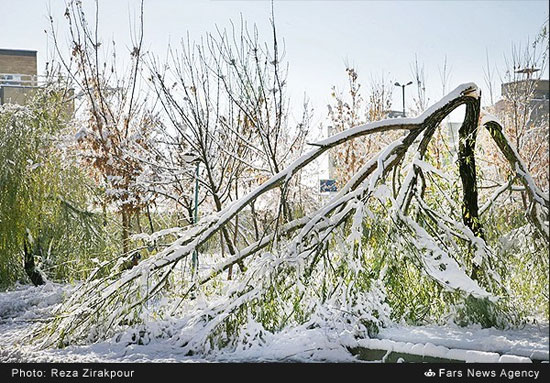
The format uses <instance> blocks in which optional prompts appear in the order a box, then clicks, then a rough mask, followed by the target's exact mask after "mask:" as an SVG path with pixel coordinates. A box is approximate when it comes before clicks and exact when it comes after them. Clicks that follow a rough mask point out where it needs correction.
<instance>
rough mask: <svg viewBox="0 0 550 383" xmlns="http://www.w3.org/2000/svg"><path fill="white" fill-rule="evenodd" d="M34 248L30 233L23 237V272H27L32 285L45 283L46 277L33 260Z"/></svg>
mask: <svg viewBox="0 0 550 383" xmlns="http://www.w3.org/2000/svg"><path fill="white" fill-rule="evenodd" d="M36 248H37V247H36V246H34V243H33V241H32V239H31V238H30V235H29V238H25V241H24V242H23V250H24V253H25V273H27V275H28V277H29V279H30V280H31V282H32V283H33V285H35V286H40V285H43V284H45V283H46V279H45V278H44V275H43V274H42V272H41V271H40V269H39V268H38V266H36V263H35V262H34V250H35V249H36Z"/></svg>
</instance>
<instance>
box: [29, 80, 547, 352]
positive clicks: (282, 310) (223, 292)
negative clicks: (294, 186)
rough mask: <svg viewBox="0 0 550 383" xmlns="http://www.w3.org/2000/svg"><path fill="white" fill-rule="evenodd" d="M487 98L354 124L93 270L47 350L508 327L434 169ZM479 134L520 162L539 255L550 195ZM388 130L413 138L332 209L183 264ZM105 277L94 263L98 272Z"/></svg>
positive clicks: (482, 246) (200, 345)
mask: <svg viewBox="0 0 550 383" xmlns="http://www.w3.org/2000/svg"><path fill="white" fill-rule="evenodd" d="M478 102H479V90H478V89H477V87H476V86H475V85H474V84H465V85H461V86H459V87H458V88H457V89H455V90H454V91H452V92H451V93H450V94H449V95H448V96H446V97H445V98H443V99H442V100H441V101H440V102H438V103H436V104H434V105H433V106H432V107H430V108H428V109H427V110H426V112H424V113H423V114H422V115H420V116H418V117H415V118H407V119H397V120H384V121H379V122H374V123H371V124H367V125H363V126H358V127H355V128H352V129H349V130H346V131H344V132H342V133H339V134H337V135H335V136H333V137H330V138H328V139H326V140H324V141H321V142H318V143H316V144H314V146H315V149H312V150H311V151H310V152H308V153H306V154H304V155H302V156H301V157H299V158H298V159H296V160H295V161H294V162H293V163H292V164H291V165H290V166H288V167H287V168H286V169H284V170H282V171H280V172H279V173H277V174H275V175H274V176H273V177H271V178H270V179H269V180H267V181H266V182H265V183H263V184H262V185H260V186H258V187H257V188H256V189H255V190H253V191H252V192H250V193H249V194H248V195H246V196H244V197H242V198H241V199H239V200H237V201H235V202H233V203H231V204H230V205H228V206H227V207H226V208H224V209H222V210H221V211H219V212H218V213H216V214H212V215H209V216H206V217H204V218H203V219H201V220H200V221H199V222H198V223H197V224H195V225H192V226H188V227H187V228H186V229H182V230H179V229H178V230H176V231H170V230H169V231H166V232H164V233H160V234H157V235H155V239H159V238H161V237H162V235H163V234H164V235H173V234H177V236H178V238H177V239H176V240H175V241H173V242H172V243H171V244H169V245H168V246H167V247H166V248H165V249H164V250H162V251H159V252H158V253H156V254H154V255H152V256H151V257H149V258H147V259H144V260H143V261H142V262H140V263H139V264H138V265H137V266H136V267H134V268H132V269H130V270H125V269H124V268H123V267H115V268H113V269H112V270H113V272H112V273H111V274H110V275H109V276H107V277H99V278H98V277H96V275H92V276H91V277H90V278H89V279H88V280H87V281H86V283H84V284H83V285H82V286H80V287H79V288H78V289H77V290H76V291H75V292H74V293H73V295H72V296H71V297H70V298H69V299H68V300H67V301H66V302H65V303H64V304H63V306H61V307H60V309H59V310H58V312H57V314H56V316H55V317H54V319H53V320H52V322H51V323H49V324H47V325H46V326H44V327H43V328H41V329H40V331H39V333H40V335H42V340H43V342H44V345H52V344H54V345H59V346H63V345H66V344H71V343H78V342H84V343H86V342H94V341H97V340H99V339H103V338H106V337H111V336H116V334H121V333H124V334H126V335H121V338H120V339H121V341H126V342H136V343H139V342H148V341H149V340H150V339H151V338H155V337H159V338H170V339H172V340H174V339H176V340H177V342H179V345H181V347H183V349H184V351H185V352H187V353H189V354H196V353H199V354H203V355H206V354H209V353H211V352H213V351H214V350H219V349H224V350H241V351H242V350H245V349H248V348H254V347H259V346H260V345H261V344H262V343H263V342H265V340H266V339H267V338H269V337H271V336H273V334H276V333H278V332H281V331H290V330H291V329H293V328H298V327H300V326H305V328H322V329H324V330H325V331H329V332H331V333H333V334H336V336H337V337H338V338H339V339H340V340H341V341H342V342H344V341H345V340H346V339H347V340H349V339H355V338H367V337H369V336H372V334H375V333H376V332H377V331H378V329H379V328H380V327H383V326H385V325H387V324H388V323H390V322H391V321H392V320H394V319H396V318H397V319H399V318H404V319H414V320H421V319H422V318H426V316H428V317H431V318H432V319H434V318H435V319H437V318H439V319H444V318H445V317H449V316H450V317H451V319H452V318H455V319H456V320H457V321H461V320H462V321H465V322H468V321H472V320H473V321H476V322H478V323H482V324H483V325H489V326H490V325H506V324H507V323H511V322H510V321H513V319H514V318H512V317H509V316H508V317H507V316H506V315H507V314H506V313H507V307H508V304H509V299H508V297H509V296H510V294H512V293H513V292H511V291H510V289H509V286H506V285H505V284H503V278H502V275H503V273H502V271H501V268H502V265H501V264H500V263H502V262H503V259H502V258H501V257H500V256H499V249H498V248H495V246H494V243H493V242H491V243H489V242H488V240H492V237H491V236H490V235H487V234H484V233H482V232H480V231H477V230H478V229H477V227H476V226H475V225H474V226H472V219H471V218H472V217H471V216H468V214H477V212H474V211H473V212H470V211H469V210H467V209H464V208H461V205H462V203H463V201H462V200H461V198H460V197H461V196H460V193H459V190H458V189H459V188H457V185H456V181H455V180H456V178H457V176H456V175H454V176H453V175H452V174H446V173H445V172H442V171H440V170H439V169H437V168H436V167H434V166H433V165H431V164H430V163H429V153H430V152H429V143H430V140H431V139H432V135H433V132H434V130H435V129H436V128H437V126H438V125H439V123H440V122H441V121H442V120H443V118H445V116H446V115H448V114H449V113H450V112H451V111H452V110H454V109H455V108H456V107H457V106H459V105H461V104H467V105H475V104H476V103H478ZM472 113H473V114H474V118H472ZM472 121H473V123H472ZM477 121H478V119H477V118H475V108H470V109H467V113H466V117H465V123H464V126H466V128H468V127H470V128H471V127H474V128H477ZM468 124H470V125H468ZM472 124H474V125H472ZM484 125H485V126H486V127H489V128H490V129H489V132H490V133H491V135H492V136H493V137H494V138H495V141H496V143H497V145H498V146H499V148H501V150H502V151H503V152H505V155H506V156H507V158H508V157H510V161H515V163H516V164H518V165H516V169H517V170H518V171H517V177H518V179H519V180H520V181H521V182H522V183H523V185H524V187H525V189H526V190H527V191H528V193H527V194H528V196H529V198H530V201H531V207H532V211H533V212H534V213H532V214H531V213H530V212H527V214H526V216H525V217H526V220H527V222H526V223H525V225H527V226H529V227H531V228H532V229H531V231H530V233H531V234H532V236H533V238H534V239H533V240H534V241H535V242H537V243H541V244H542V247H544V242H543V241H544V240H543V241H540V238H544V235H545V234H546V233H547V232H548V218H547V217H548V196H547V195H546V194H545V193H543V192H542V191H540V190H539V189H537V188H536V186H535V185H534V183H533V182H532V180H531V178H530V176H529V173H528V172H527V171H526V170H525V168H523V167H522V165H521V159H520V158H519V157H518V156H517V153H515V151H514V150H513V149H511V146H510V144H509V143H508V141H507V139H506V137H505V136H504V135H503V134H500V133H501V130H500V129H501V127H500V125H499V124H498V123H497V122H495V121H493V120H490V121H485V124H484ZM390 130H401V131H403V132H404V134H403V136H401V137H400V138H398V139H396V140H395V141H393V142H392V143H391V144H389V145H388V146H387V147H385V148H382V149H381V150H380V151H379V152H378V153H377V154H376V155H375V156H373V157H372V158H371V159H369V160H368V161H365V163H364V164H363V165H362V167H361V168H360V169H359V170H358V171H357V172H356V173H355V174H354V175H353V176H352V177H351V178H350V179H349V181H348V182H347V183H346V184H345V185H344V186H343V187H342V188H341V189H340V191H339V192H338V193H337V194H336V195H334V196H333V197H332V198H330V199H329V200H328V201H326V202H325V203H324V204H321V205H320V206H318V207H317V208H315V209H313V210H312V211H308V212H305V215H304V216H302V217H300V218H295V219H294V220H292V221H286V222H285V221H284V220H283V219H282V218H281V217H282V216H280V219H278V220H275V221H274V222H273V224H272V226H271V230H270V231H267V232H265V233H264V235H263V236H262V237H261V238H259V239H257V240H256V241H253V242H250V243H246V245H243V246H242V247H241V248H239V251H238V252H237V253H236V254H234V255H232V256H231V257H229V258H225V259H222V260H221V261H220V260H219V258H218V257H216V256H213V258H212V263H211V264H204V262H203V268H202V269H201V270H199V272H195V273H191V274H190V273H189V270H188V269H186V267H185V264H186V263H185V262H186V260H187V259H188V258H190V255H191V254H193V252H195V251H196V250H200V249H201V246H204V244H206V243H207V242H208V241H209V240H210V239H211V238H213V236H214V235H216V234H217V233H219V232H220V230H222V228H224V227H226V228H227V227H238V225H239V224H238V223H236V222H235V216H236V215H237V214H238V213H240V212H243V211H245V209H246V208H247V206H249V204H251V203H252V202H253V201H254V200H255V199H256V198H258V197H259V196H261V195H263V194H265V193H268V192H269V191H270V190H272V189H274V188H276V187H277V186H279V185H282V188H283V190H284V188H285V185H286V184H287V183H288V182H289V180H290V179H291V178H292V177H293V176H294V175H295V174H296V173H297V172H298V171H299V170H300V169H302V168H303V167H305V166H306V165H307V164H309V163H311V162H312V161H313V160H314V159H315V158H317V157H318V156H319V155H321V154H322V153H324V152H325V151H327V150H329V149H331V148H333V147H336V146H338V145H340V144H342V143H345V142H347V141H349V140H352V139H354V138H356V137H361V136H365V135H368V134H371V133H374V132H384V131H390ZM392 172H393V173H392ZM390 174H391V175H392V177H389V175H390ZM461 175H462V174H461ZM464 193H466V192H465V191H464ZM278 197H279V201H277V202H278V205H279V206H282V204H283V202H288V203H290V202H291V201H288V200H286V201H283V200H284V199H285V193H280V194H279V195H278ZM468 197H470V196H469V195H466V194H465V195H463V198H468ZM275 206H276V205H275ZM473 218H474V219H475V220H474V221H473V222H474V223H475V222H476V220H477V222H478V221H479V218H478V217H477V216H476V217H473ZM461 221H462V222H461ZM241 225H244V223H242V222H241ZM537 238H538V239H537ZM244 261H246V268H243V269H242V270H241V271H240V272H238V273H236V275H234V278H233V279H232V280H229V281H227V280H225V279H224V278H223V276H222V274H221V272H222V271H224V270H227V269H228V268H229V267H231V265H233V264H236V263H238V262H244ZM123 263H124V261H123V260H120V261H119V265H118V266H122V265H123ZM546 267H547V263H546ZM102 272H103V269H102V268H101V267H100V268H98V270H97V275H100V274H101V273H102ZM407 289H411V291H414V290H415V289H417V293H416V296H415V297H412V298H411V299H410V301H404V300H405V299H407V298H408V296H407V291H405V290H407ZM418 296H420V297H421V298H422V299H421V304H420V305H419V304H417V302H416V301H415V300H416V299H418ZM422 305H423V306H422ZM426 306H427V307H426ZM411 310H413V311H416V310H419V311H423V310H424V313H423V314H418V313H416V312H415V313H413V312H411ZM172 321H176V322H177V323H178V325H177V326H176V327H177V331H174V326H172V325H170V326H166V329H165V330H163V327H162V325H161V324H162V323H165V322H166V323H168V322H172ZM159 326H160V327H159ZM128 334H131V335H128Z"/></svg>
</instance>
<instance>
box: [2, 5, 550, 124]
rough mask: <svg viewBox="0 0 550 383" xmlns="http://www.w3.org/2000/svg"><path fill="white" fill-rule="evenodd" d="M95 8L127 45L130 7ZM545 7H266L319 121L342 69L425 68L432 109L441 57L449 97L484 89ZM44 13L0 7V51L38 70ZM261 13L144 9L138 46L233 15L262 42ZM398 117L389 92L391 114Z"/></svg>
mask: <svg viewBox="0 0 550 383" xmlns="http://www.w3.org/2000/svg"><path fill="white" fill-rule="evenodd" d="M83 1H84V3H85V4H86V3H89V5H90V6H92V5H93V1H91V0H83ZM99 2H100V10H101V13H100V22H101V30H102V32H103V36H104V37H105V38H106V39H107V40H108V39H111V38H113V37H114V39H115V40H117V42H118V46H119V47H121V46H124V45H125V44H128V41H129V39H128V36H129V31H128V26H129V23H130V21H129V20H130V17H129V14H132V13H135V12H137V9H138V7H139V2H138V1H137V0H109V1H106V0H99ZM548 5H549V2H548V1H547V0H542V1H526V0H521V1H443V0H441V1H415V0H411V1H370V0H366V1H335V0H329V1H280V0H276V1H275V13H276V15H275V17H276V22H277V26H278V32H279V37H280V38H284V40H285V43H286V59H287V60H288V61H289V62H290V73H289V87H290V90H291V93H292V97H293V100H295V101H296V102H300V101H301V99H302V96H303V92H307V95H308V97H309V98H310V99H311V101H312V104H313V106H314V107H315V109H316V114H317V117H318V118H319V117H321V116H324V115H325V114H326V106H325V105H326V104H327V102H328V100H329V98H330V97H329V95H330V88H331V86H332V85H337V86H339V87H343V86H344V84H345V81H346V78H345V72H344V69H345V67H346V64H351V65H353V66H355V68H356V69H357V70H358V73H359V76H360V79H364V80H368V79H369V78H370V77H371V76H380V75H384V76H385V77H386V78H388V79H391V80H392V81H399V82H406V81H409V80H412V74H411V63H412V62H413V61H414V57H415V55H417V56H418V59H419V61H421V62H423V63H424V65H425V71H426V75H427V79H426V80H427V89H428V96H429V98H430V101H431V102H435V101H437V99H438V98H439V97H441V91H442V90H441V81H440V75H439V69H440V68H441V67H442V66H443V61H444V58H445V55H446V56H447V59H448V62H449V64H450V66H451V68H452V71H451V78H450V83H449V89H452V88H454V87H455V86H457V85H459V84H461V83H463V82H470V81H473V82H476V83H477V84H478V85H480V86H481V87H482V88H484V87H485V84H484V80H483V67H484V65H485V60H486V59H485V56H486V52H488V54H489V57H490V59H491V60H492V62H493V65H494V66H495V67H497V68H500V69H503V68H504V60H503V56H504V54H508V53H509V52H510V49H511V46H512V44H520V43H521V44H523V45H525V44H526V43H527V41H528V39H529V40H530V41H533V39H534V37H535V36H536V35H537V33H538V32H539V31H540V29H541V27H542V25H544V23H545V22H546V20H547V18H548ZM48 7H50V8H51V10H52V14H53V16H54V18H55V19H56V20H58V24H59V30H60V31H61V30H62V28H63V27H64V19H63V13H64V9H65V2H64V1H63V0H17V1H15V0H0V25H1V26H2V29H1V30H2V31H1V32H0V48H18V49H32V50H37V51H38V55H39V66H40V67H42V66H43V65H44V62H45V58H46V57H47V54H48V45H49V43H48V41H47V37H46V35H45V33H44V29H47V28H48V19H47V13H48V11H47V9H48ZM270 8H271V4H270V2H269V1H266V0H252V1H234V0H218V1H208V0H187V1H181V0H155V1H153V0H145V46H146V48H147V49H148V50H150V51H152V52H154V53H156V54H163V53H165V51H166V47H167V44H168V42H169V41H171V42H176V41H179V39H180V38H181V37H183V36H185V34H186V32H187V31H189V32H190V33H191V36H192V37H195V38H196V37H199V36H201V35H202V34H204V33H205V32H213V31H215V27H216V25H218V26H220V27H226V26H228V22H229V20H230V19H232V20H235V21H238V20H239V18H240V15H241V14H242V16H243V18H244V19H245V20H246V21H248V22H249V23H256V24H257V25H258V27H259V30H260V34H261V36H265V39H269V38H270V34H269V33H270V32H269V17H270ZM119 53H120V52H119ZM49 54H51V46H50V48H49ZM411 91H412V86H411V87H409V88H407V103H410V102H411V101H412V100H411V97H410V96H411ZM485 94H488V92H485ZM400 108H401V92H400V91H399V89H397V88H396V89H395V91H394V108H393V109H398V110H399V109H400Z"/></svg>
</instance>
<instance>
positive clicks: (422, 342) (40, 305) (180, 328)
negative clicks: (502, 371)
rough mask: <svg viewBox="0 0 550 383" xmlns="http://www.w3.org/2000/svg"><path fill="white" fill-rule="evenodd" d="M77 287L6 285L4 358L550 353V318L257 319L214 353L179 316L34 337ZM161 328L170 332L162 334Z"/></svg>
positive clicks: (540, 356) (1, 322) (0, 334)
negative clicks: (289, 323)
mask: <svg viewBox="0 0 550 383" xmlns="http://www.w3.org/2000/svg"><path fill="white" fill-rule="evenodd" d="M74 288H75V287H72V286H68V285H60V284H55V283H48V284H46V285H44V286H38V287H33V286H21V285H18V286H16V288H15V289H13V290H10V291H6V292H1V293H0V362H189V363H195V362H247V361H254V362H266V361H278V362H320V361H325V362H326V361H328V362H359V361H360V360H358V359H357V357H355V356H354V355H352V354H351V353H350V352H349V351H348V349H347V347H358V346H360V347H370V348H373V349H382V350H388V351H395V352H405V353H413V354H416V355H425V356H433V357H442V358H450V359H458V360H463V361H466V362H514V363H519V362H530V361H531V359H537V360H548V324H544V325H538V326H537V325H528V326H525V327H524V328H520V329H514V330H497V329H493V328H491V329H481V328H480V327H475V326H470V327H466V328H461V327H457V326H454V325H446V326H435V325H430V326H404V325H396V326H394V327H390V328H386V329H381V331H380V333H379V334H378V335H377V339H360V340H357V339H355V338H354V337H353V336H352V335H351V334H350V333H347V332H341V330H340V331H339V330H337V329H335V328H334V329H331V328H319V327H316V328H311V326H310V327H307V326H305V325H302V326H295V327H291V328H286V329H285V330H283V331H281V332H279V333H276V334H272V333H269V332H265V331H262V329H261V328H258V325H257V323H256V322H253V321H251V322H250V323H249V324H248V325H247V329H246V331H245V333H246V334H249V335H251V336H255V334H258V333H261V335H262V341H261V342H254V343H253V344H252V346H250V347H247V348H244V347H237V348H236V349H235V350H232V351H220V352H219V353H215V354H210V355H208V356H190V355H187V351H188V350H187V348H186V347H182V345H183V344H182V339H184V338H185V335H186V332H188V331H193V330H194V326H193V324H190V323H185V321H184V320H180V319H173V320H171V321H159V322H156V323H151V324H150V325H148V334H145V336H143V339H144V343H146V344H143V345H141V344H136V343H135V342H132V341H131V338H132V337H133V336H134V335H135V334H137V333H139V332H140V329H136V328H130V329H127V330H126V331H125V332H123V333H121V334H118V335H116V336H114V337H112V338H111V339H108V340H106V341H103V342H99V343H95V344H91V345H80V346H78V345H75V346H69V347H66V348H63V349H52V348H47V349H40V348H39V347H38V345H37V344H34V343H33V340H32V338H30V337H29V336H30V334H31V331H32V329H33V328H34V327H35V326H36V324H37V321H42V320H46V319H47V318H48V316H49V314H50V313H51V310H52V309H53V308H54V307H55V306H56V305H57V304H58V303H60V302H61V300H62V298H63V296H64V295H66V294H70V293H71V292H72V291H73V289H74ZM76 288H78V286H77V287H76ZM162 333H165V334H168V335H169V336H167V337H164V338H163V337H159V336H158V335H159V334H162ZM177 334H179V335H177ZM174 335H177V336H174ZM212 355H215V356H212Z"/></svg>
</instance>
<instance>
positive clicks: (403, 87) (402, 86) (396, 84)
mask: <svg viewBox="0 0 550 383" xmlns="http://www.w3.org/2000/svg"><path fill="white" fill-rule="evenodd" d="M412 83H413V82H412V81H409V82H408V83H406V84H405V85H401V84H400V83H398V82H396V83H395V84H393V85H395V86H400V87H401V89H402V90H403V117H405V87H406V86H408V85H411V84H412Z"/></svg>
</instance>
